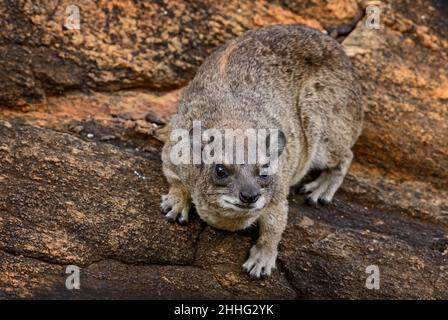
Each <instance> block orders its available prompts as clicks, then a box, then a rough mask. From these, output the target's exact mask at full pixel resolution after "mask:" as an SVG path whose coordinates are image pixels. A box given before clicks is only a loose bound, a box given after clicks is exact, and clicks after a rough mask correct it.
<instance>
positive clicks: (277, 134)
mask: <svg viewBox="0 0 448 320" xmlns="http://www.w3.org/2000/svg"><path fill="white" fill-rule="evenodd" d="M276 141H277V156H278V157H280V155H281V154H282V152H283V150H285V147H286V136H285V134H284V133H283V131H281V130H278V129H270V130H268V135H267V137H266V151H267V153H268V154H269V156H270V152H271V143H275V142H276ZM274 151H275V149H274Z"/></svg>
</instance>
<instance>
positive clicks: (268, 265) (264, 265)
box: [243, 245, 277, 279]
mask: <svg viewBox="0 0 448 320" xmlns="http://www.w3.org/2000/svg"><path fill="white" fill-rule="evenodd" d="M276 259H277V250H275V249H271V248H268V247H263V246H259V245H254V246H253V247H252V248H251V249H250V255H249V259H247V261H246V262H245V263H244V264H243V268H244V270H245V271H246V272H248V273H249V275H250V276H251V277H252V278H257V279H258V278H266V277H268V276H270V275H271V272H272V269H274V268H275V260H276Z"/></svg>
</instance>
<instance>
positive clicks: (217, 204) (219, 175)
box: [192, 128, 286, 218]
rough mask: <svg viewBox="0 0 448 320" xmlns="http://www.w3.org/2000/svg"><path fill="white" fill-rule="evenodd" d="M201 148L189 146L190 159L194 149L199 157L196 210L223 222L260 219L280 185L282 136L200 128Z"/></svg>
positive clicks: (259, 131)
mask: <svg viewBox="0 0 448 320" xmlns="http://www.w3.org/2000/svg"><path fill="white" fill-rule="evenodd" d="M200 144H201V145H200V146H197V144H196V145H195V143H194V142H193V143H192V146H193V155H194V154H195V150H194V149H195V147H196V148H197V150H196V151H200V156H201V164H200V165H199V168H200V169H199V171H197V174H198V176H197V177H196V178H197V180H196V181H197V183H198V185H197V188H198V190H200V191H199V194H200V197H201V199H198V200H199V201H196V202H199V203H198V204H199V206H197V207H198V210H201V209H202V210H205V211H207V214H208V215H210V214H212V215H213V214H214V215H219V216H220V217H222V218H231V217H253V216H257V215H259V213H260V211H261V210H262V209H263V208H264V207H265V206H266V205H268V204H269V202H270V201H271V199H272V196H273V195H274V193H275V191H276V186H277V184H278V182H279V181H278V180H279V179H278V173H279V172H278V171H279V156H280V155H281V153H282V152H283V150H284V147H285V144H286V139H285V135H284V134H283V132H281V131H279V130H273V129H245V130H241V129H236V130H235V129H216V130H215V129H208V130H204V129H203V128H202V134H201V138H200ZM196 155H197V154H196ZM196 194H198V193H196Z"/></svg>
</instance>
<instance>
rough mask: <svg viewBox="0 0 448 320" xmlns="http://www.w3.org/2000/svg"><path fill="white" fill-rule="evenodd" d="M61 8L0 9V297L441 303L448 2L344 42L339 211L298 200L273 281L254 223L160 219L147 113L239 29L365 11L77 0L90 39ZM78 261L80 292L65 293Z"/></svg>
mask: <svg viewBox="0 0 448 320" xmlns="http://www.w3.org/2000/svg"><path fill="white" fill-rule="evenodd" d="M68 4H71V3H69V1H41V2H39V1H37V2H36V1H22V2H17V3H16V2H14V4H12V5H11V3H10V1H6V0H1V1H0V18H1V19H0V52H1V54H0V57H1V58H0V299H3V298H7V299H9V298H56V297H59V298H73V299H76V298H99V297H104V298H242V299H244V298H286V299H294V298H305V299H310V298H311V299H312V298H350V299H355V298H401V299H403V298H431V299H448V200H447V199H448V192H447V191H446V190H447V187H448V184H447V181H448V176H447V170H446V167H447V166H448V150H447V148H446V146H447V145H448V138H447V135H446V132H447V126H448V121H447V120H448V119H447V117H448V112H447V111H448V85H447V84H448V74H447V69H446V61H447V60H448V57H447V55H448V38H447V34H446V30H447V28H448V25H447V21H448V20H447V17H448V12H447V10H448V9H447V8H446V6H445V7H444V6H443V4H442V1H421V0H420V1H405V0H400V1H385V2H383V4H382V5H381V11H382V15H381V23H380V25H381V27H380V29H379V30H368V29H366V27H365V25H364V20H365V18H364V19H363V20H361V21H360V22H359V23H358V25H357V26H356V28H355V29H354V31H352V32H351V33H350V34H349V35H348V36H347V37H346V38H345V39H344V41H343V46H344V48H345V50H346V52H347V54H348V55H349V56H350V57H351V59H352V61H353V64H354V66H355V68H356V69H357V70H358V72H359V73H360V76H361V79H362V84H363V89H364V94H365V95H364V96H365V109H366V119H365V120H366V121H365V130H364V132H363V135H362V136H361V138H360V140H359V143H357V145H356V146H355V157H356V159H355V163H354V164H353V166H352V169H351V172H350V174H349V176H348V177H347V179H346V180H345V182H344V184H343V187H342V189H341V190H340V191H339V192H338V193H337V195H336V199H335V201H334V203H332V204H331V205H329V206H326V207H308V206H306V205H304V204H303V198H302V197H301V196H296V195H294V194H292V195H291V196H290V214H289V222H288V227H287V230H286V232H285V234H284V237H283V240H282V242H281V244H280V253H279V261H278V269H277V270H276V272H275V273H274V275H273V276H272V277H271V278H270V279H267V280H263V281H253V280H250V279H249V278H248V276H247V275H246V274H245V273H244V272H243V271H242V269H241V265H242V264H243V262H244V260H245V259H246V255H247V252H248V249H249V248H250V246H251V244H252V243H253V242H254V241H255V239H256V235H257V230H256V229H255V228H254V229H250V230H245V231H242V232H237V233H229V232H222V231H218V230H215V229H213V228H211V227H209V226H207V225H206V224H204V223H203V222H201V221H200V220H199V218H198V217H197V216H196V215H193V219H192V221H191V223H190V224H189V225H188V226H185V227H181V226H178V225H175V224H170V223H168V222H166V221H165V220H164V219H163V216H162V215H161V214H160V213H159V197H160V195H161V194H163V193H164V192H166V189H167V185H166V183H165V181H164V179H163V176H162V173H161V169H160V168H161V163H160V159H159V158H160V155H159V152H160V147H161V145H162V143H163V141H164V139H166V128H165V126H163V125H160V126H158V125H155V124H152V123H149V122H147V121H146V120H145V117H146V115H147V114H148V112H153V113H154V114H156V115H157V116H158V117H159V118H161V119H162V120H163V121H166V120H168V119H169V117H170V115H171V114H172V113H173V112H175V109H176V104H177V101H178V98H179V96H180V94H181V92H182V88H181V87H182V86H183V85H184V84H185V83H187V81H188V80H189V79H190V78H191V77H192V76H193V75H194V71H195V70H196V68H197V66H198V65H200V63H201V61H202V60H203V59H204V57H206V56H207V54H209V52H210V51H211V50H213V48H215V47H216V46H218V45H219V44H221V43H223V42H224V41H226V40H227V39H229V38H232V37H234V36H236V35H238V34H241V33H242V32H243V31H244V30H246V29H248V28H252V27H256V26H259V25H264V24H270V23H277V22H282V23H295V22H305V23H307V24H309V25H312V26H314V27H316V28H320V29H323V28H324V27H325V28H327V29H329V28H335V27H337V26H339V25H345V24H347V23H349V22H350V21H351V20H353V18H354V17H355V15H356V13H357V12H358V11H359V9H360V8H363V7H365V6H366V5H367V3H366V2H363V1H314V0H313V1H303V2H300V4H297V3H296V2H293V1H273V2H269V3H268V2H267V1H266V2H265V1H260V2H252V1H230V2H225V4H224V2H223V4H217V3H209V2H208V1H200V2H197V1H195V2H194V3H193V2H189V1H157V2H156V1H154V2H146V3H145V4H141V5H138V6H137V5H135V4H134V2H132V1H104V2H103V1H97V2H91V1H79V6H80V8H81V13H82V27H81V30H68V29H67V28H64V27H63V21H64V19H65V18H66V13H65V11H64V10H65V7H66V6H67V5H68ZM165 12H166V13H165ZM174 88H176V89H174ZM11 107H12V108H11ZM72 264H73V265H77V266H79V267H80V268H81V289H80V290H72V291H70V290H67V289H66V287H65V280H66V277H67V276H68V275H67V274H66V273H65V269H66V266H67V265H72ZM370 265H377V266H378V267H379V270H380V289H379V290H369V289H367V288H366V286H365V283H366V279H367V277H368V276H369V274H367V273H366V268H367V267H368V266H370Z"/></svg>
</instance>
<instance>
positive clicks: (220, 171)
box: [215, 164, 228, 178]
mask: <svg viewBox="0 0 448 320" xmlns="http://www.w3.org/2000/svg"><path fill="white" fill-rule="evenodd" d="M215 173H216V176H217V177H218V178H226V177H227V176H228V173H227V170H226V168H225V167H224V166H223V165H222V164H217V165H216V166H215Z"/></svg>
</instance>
